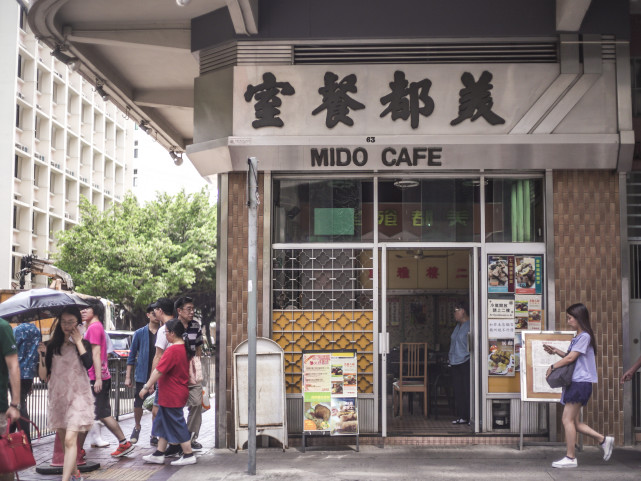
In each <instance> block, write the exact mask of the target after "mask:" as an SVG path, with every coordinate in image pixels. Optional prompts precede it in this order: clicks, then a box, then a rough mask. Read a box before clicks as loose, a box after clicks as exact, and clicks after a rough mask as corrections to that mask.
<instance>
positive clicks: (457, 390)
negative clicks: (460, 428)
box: [452, 360, 470, 421]
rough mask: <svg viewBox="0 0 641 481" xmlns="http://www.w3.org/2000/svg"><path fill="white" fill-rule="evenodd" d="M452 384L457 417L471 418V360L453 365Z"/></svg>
mask: <svg viewBox="0 0 641 481" xmlns="http://www.w3.org/2000/svg"><path fill="white" fill-rule="evenodd" d="M452 386H453V387H454V405H455V412H456V418H457V419H467V420H468V421H469V419H470V361H469V360H467V361H465V362H464V363H463V364H457V365H456V366H452Z"/></svg>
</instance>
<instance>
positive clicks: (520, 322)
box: [514, 294, 543, 331]
mask: <svg viewBox="0 0 641 481" xmlns="http://www.w3.org/2000/svg"><path fill="white" fill-rule="evenodd" d="M542 299H543V296H529V295H523V294H517V295H516V296H514V300H515V306H514V315H515V316H516V328H517V329H530V330H536V331H540V330H541V327H542V325H543V310H542V309H541V303H542Z"/></svg>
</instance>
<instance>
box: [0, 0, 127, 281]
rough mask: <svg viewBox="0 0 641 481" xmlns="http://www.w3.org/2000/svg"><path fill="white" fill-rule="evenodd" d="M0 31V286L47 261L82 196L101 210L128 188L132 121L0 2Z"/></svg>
mask: <svg viewBox="0 0 641 481" xmlns="http://www.w3.org/2000/svg"><path fill="white" fill-rule="evenodd" d="M0 26H1V27H2V28H0V45H2V47H1V49H0V57H1V58H2V65H3V66H4V68H3V69H2V70H0V166H1V167H2V171H3V175H2V176H0V288H10V287H11V286H12V283H15V282H16V279H17V273H18V272H19V270H20V259H21V258H22V256H23V255H26V254H35V255H37V256H38V257H41V258H46V257H49V256H50V255H51V253H52V252H54V250H55V245H56V244H55V242H56V235H57V234H58V233H59V232H61V231H64V230H66V229H69V228H71V227H73V226H74V225H75V224H76V223H77V222H78V220H79V204H80V198H81V197H82V196H84V197H86V198H87V199H89V200H90V201H91V203H92V204H93V205H95V206H97V207H98V208H99V209H100V210H103V209H107V208H108V207H109V206H110V205H111V204H113V203H114V202H115V203H117V202H119V201H120V200H121V199H122V198H123V196H124V194H125V192H126V191H127V190H129V189H130V187H131V185H132V169H131V168H130V166H129V164H130V158H131V155H132V152H133V131H134V125H135V124H134V122H133V121H132V120H130V119H128V118H127V116H126V115H124V114H123V113H122V112H121V111H120V110H118V109H117V108H116V107H115V106H114V105H113V104H112V103H110V102H109V99H108V97H105V98H104V99H103V98H102V96H101V95H100V94H99V92H97V91H96V89H95V88H94V87H93V86H92V85H91V84H89V82H87V81H86V80H85V79H83V78H82V77H80V75H79V74H78V73H76V72H74V71H73V70H72V69H71V68H69V67H68V66H67V65H65V64H64V63H63V62H61V61H60V60H58V59H56V58H54V57H53V56H52V55H51V48H49V47H47V46H46V45H45V44H44V43H42V42H41V41H39V40H38V39H36V37H35V36H34V35H33V34H32V33H31V31H30V29H29V26H28V25H27V20H26V12H25V11H24V9H22V8H21V7H20V5H19V4H18V2H16V1H13V0H10V1H5V2H1V4H0ZM38 277H40V276H38ZM46 282H47V280H46V278H42V279H34V285H35V286H44V285H46Z"/></svg>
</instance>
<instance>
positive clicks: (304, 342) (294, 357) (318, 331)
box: [272, 310, 374, 393]
mask: <svg viewBox="0 0 641 481" xmlns="http://www.w3.org/2000/svg"><path fill="white" fill-rule="evenodd" d="M272 331H273V333H272V339H273V340H274V341H276V342H277V343H278V345H279V346H281V347H282V348H283V350H284V351H285V384H286V388H287V392H288V393H300V392H301V381H302V371H303V366H302V354H303V350H326V349H356V351H357V352H358V355H357V357H358V361H357V365H358V390H359V392H361V393H373V392H374V312H373V311H368V310H358V311H290V310H283V311H278V310H274V311H273V318H272Z"/></svg>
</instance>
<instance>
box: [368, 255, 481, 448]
mask: <svg viewBox="0 0 641 481" xmlns="http://www.w3.org/2000/svg"><path fill="white" fill-rule="evenodd" d="M475 251H476V249H475V248H469V247H468V248H461V247H459V246H456V245H453V244H449V245H442V246H434V245H429V246H426V245H425V244H424V245H422V246H421V245H419V246H418V247H416V246H415V245H407V246H406V245H403V246H399V245H398V244H395V245H393V246H392V245H383V246H382V248H381V257H380V259H381V263H380V269H381V278H380V288H381V289H380V310H379V318H380V321H381V323H380V325H381V336H380V340H381V342H380V351H381V362H380V365H381V371H380V379H381V382H380V400H381V402H380V404H381V421H382V422H381V430H382V434H383V436H388V435H430V434H431V435H460V434H465V433H471V432H473V431H474V427H475V423H474V420H475V419H476V418H477V416H475V415H474V412H475V406H477V405H478V394H477V393H476V391H477V390H476V389H475V386H476V383H475V382H474V379H475V378H476V369H477V368H476V366H478V363H475V362H474V356H475V355H474V348H475V343H474V342H473V339H474V333H475V332H477V328H476V326H472V324H474V319H476V318H478V316H473V315H472V314H473V313H474V312H476V310H477V307H476V304H477V302H476V301H475V299H476V296H475V295H474V293H475V292H477V283H478V279H477V276H473V275H471V273H473V272H478V269H477V267H478V264H477V263H476V261H475V259H476V257H477V256H476V255H475ZM459 304H462V305H465V306H467V309H468V314H470V316H469V318H470V319H471V320H470V324H469V325H470V326H472V327H471V329H470V331H471V333H470V336H469V337H468V336H465V341H466V348H467V349H468V350H469V352H470V362H469V379H470V381H469V392H470V399H469V405H470V410H471V412H470V416H469V417H470V419H471V420H472V424H471V425H468V424H464V425H463V424H452V421H453V420H454V419H455V416H456V411H455V406H456V400H455V395H454V381H455V380H454V379H452V369H450V368H449V366H448V357H449V347H450V338H451V335H452V332H453V330H454V328H455V327H456V321H455V315H454V314H455V311H454V309H455V307H456V306H457V305H459ZM470 305H472V307H469V306H470ZM468 340H469V342H468ZM423 384H424V387H423V386H422V385H423ZM426 414H427V415H426Z"/></svg>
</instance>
